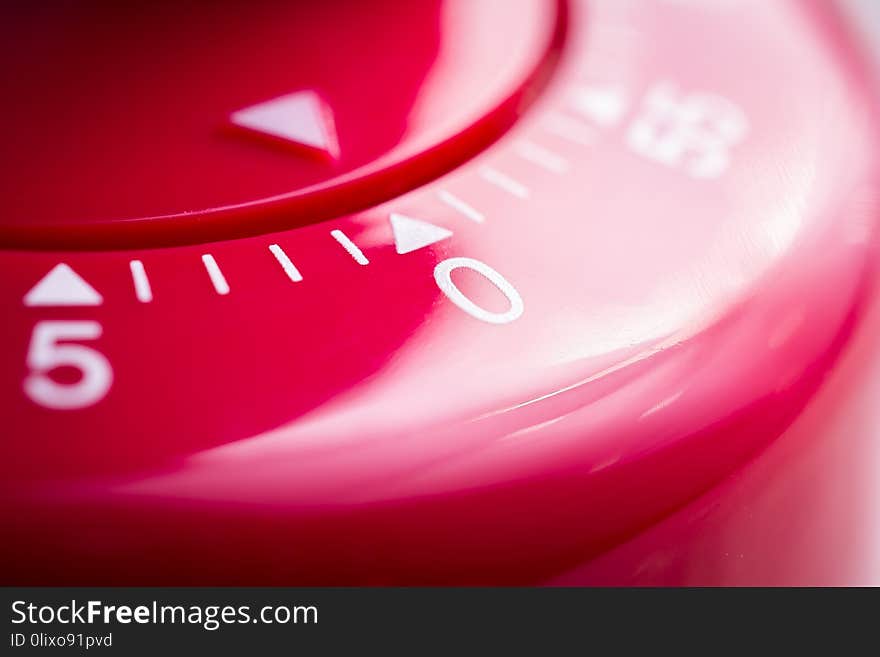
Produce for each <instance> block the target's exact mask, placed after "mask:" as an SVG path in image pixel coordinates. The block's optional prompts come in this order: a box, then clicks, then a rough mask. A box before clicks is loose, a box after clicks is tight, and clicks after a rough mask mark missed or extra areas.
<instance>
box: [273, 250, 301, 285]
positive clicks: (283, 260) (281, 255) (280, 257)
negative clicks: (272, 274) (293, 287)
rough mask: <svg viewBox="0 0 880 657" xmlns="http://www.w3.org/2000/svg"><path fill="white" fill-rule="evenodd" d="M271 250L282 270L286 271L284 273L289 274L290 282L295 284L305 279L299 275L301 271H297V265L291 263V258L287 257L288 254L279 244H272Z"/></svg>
mask: <svg viewBox="0 0 880 657" xmlns="http://www.w3.org/2000/svg"><path fill="white" fill-rule="evenodd" d="M269 250H270V251H271V252H272V255H274V256H275V259H276V260H277V261H278V264H279V265H281V269H283V270H284V273H285V274H287V277H288V278H289V279H290V280H292V281H293V282H294V283H299V282H300V281H301V280H302V279H303V277H302V274H300V273H299V269H297V268H296V265H294V264H293V263H292V262H291V261H290V258H288V257H287V254H286V253H285V252H284V250H283V249H282V248H281V247H280V246H278V245H277V244H270V245H269Z"/></svg>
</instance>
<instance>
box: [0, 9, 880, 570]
mask: <svg viewBox="0 0 880 657" xmlns="http://www.w3.org/2000/svg"><path fill="white" fill-rule="evenodd" d="M405 4H406V6H405V7H401V6H400V5H399V4H398V3H391V2H388V3H386V2H379V3H371V5H370V9H369V11H367V10H366V8H365V6H364V5H363V3H356V2H346V1H343V0H340V1H339V2H330V3H290V4H288V5H282V4H274V3H265V4H264V3H256V4H255V5H254V6H253V7H247V8H241V7H231V6H227V5H225V4H220V5H216V6H215V5H194V6H192V7H189V8H186V9H183V8H178V7H170V6H169V7H166V6H159V7H155V8H150V9H143V10H133V9H130V8H126V9H114V8H112V7H107V6H105V5H104V4H98V5H95V6H91V5H83V6H81V7H78V8H73V9H71V8H67V9H64V10H61V9H59V10H57V12H55V13H54V14H53V13H52V12H49V14H50V15H46V14H45V13H41V14H36V13H32V12H31V11H30V10H29V9H27V8H16V9H15V10H9V11H10V18H9V20H7V21H5V27H4V28H3V29H5V30H7V31H10V32H11V33H12V34H10V37H9V39H7V45H6V46H4V47H5V48H8V51H7V53H6V57H5V61H6V64H5V65H4V68H5V71H4V78H5V82H6V83H7V84H6V87H7V88H9V89H12V91H13V92H14V93H13V95H12V97H13V98H15V99H16V102H13V103H9V106H8V107H5V108H4V109H3V110H2V111H3V113H4V119H5V120H4V124H5V125H7V126H8V128H9V130H10V132H11V133H12V136H11V137H10V139H9V140H8V141H7V143H5V144H4V145H3V149H4V152H5V161H6V162H7V163H8V175H7V176H6V179H5V180H4V181H3V183H2V189H3V198H4V202H6V204H7V205H6V208H5V209H4V213H3V216H2V217H0V245H2V247H3V250H2V251H0V295H2V302H3V303H4V306H5V308H6V310H5V321H4V322H3V324H2V327H0V355H2V359H3V362H4V367H3V369H2V372H0V409H2V413H3V429H2V431H3V434H2V439H3V447H4V453H5V458H4V459H3V461H2V466H0V467H2V469H3V477H2V482H3V483H2V486H3V489H4V490H3V496H2V502H0V505H2V506H0V521H2V524H3V527H4V533H5V534H6V536H5V539H4V540H3V541H2V546H0V554H2V560H0V562H2V564H3V570H4V572H3V577H4V581H6V582H7V583H17V584H68V583H69V584H419V583H425V584H534V583H557V584H590V583H612V584H620V583H666V584H703V583H724V584H741V583H795V584H812V583H820V582H821V583H864V582H870V581H877V578H878V576H880V574H878V570H877V565H876V563H875V562H873V561H872V559H871V557H870V555H871V554H876V553H880V552H873V553H872V552H871V548H870V542H871V541H872V540H873V538H872V537H876V535H877V530H876V528H878V527H880V524H878V523H876V522H874V523H873V524H871V522H870V521H866V520H865V518H870V517H871V513H872V509H873V508H874V507H872V506H871V505H870V503H868V502H866V501H865V500H867V499H869V498H870V493H869V491H867V490H866V489H865V488H864V487H865V486H868V485H869V484H867V483H866V482H868V481H870V480H871V477H870V472H872V471H873V472H876V471H877V467H878V465H880V460H878V459H876V456H877V454H876V450H875V451H874V452H871V443H872V441H871V439H870V437H871V435H873V434H872V433H871V430H870V427H871V426H872V421H871V419H870V417H869V416H870V411H869V408H870V405H869V404H868V402H866V401H865V391H867V390H870V389H871V385H872V384H870V381H871V380H873V379H872V378H871V376H872V374H871V372H872V371H873V370H872V367H873V366H872V365H871V363H873V362H874V361H876V358H875V357H874V356H873V355H872V354H873V350H874V348H873V346H872V344H871V338H870V333H871V330H870V327H871V326H876V325H878V321H880V320H877V319H876V317H875V315H876V311H872V310H871V309H872V308H873V306H872V299H873V296H872V290H873V287H874V284H875V278H876V271H875V267H876V255H877V254H876V223H877V220H878V210H880V197H878V189H880V187H878V184H880V179H878V175H880V170H878V156H877V153H876V151H877V149H876V147H875V146H876V143H877V138H878V127H880V124H878V115H877V106H876V99H875V94H874V90H873V78H872V73H871V72H870V67H869V65H868V62H867V58H866V56H865V55H864V54H863V53H862V51H861V49H860V48H859V47H858V46H857V40H856V38H855V36H854V31H853V29H852V26H851V25H850V24H849V23H848V21H847V18H846V15H845V14H843V13H841V12H840V11H839V10H838V8H837V7H835V6H832V5H831V4H830V3H824V2H794V1H791V2H774V3H766V2H757V1H755V2H713V3H704V2H684V1H681V0H676V1H672V0H662V1H661V0H657V1H656V2H647V1H641V0H639V1H637V0H632V1H623V0H578V1H574V0H572V1H570V2H563V1H561V0H560V1H559V2H539V1H538V0H518V1H517V2H513V3H505V2H498V1H493V0H486V1H484V2H464V1H459V2H456V1H453V0H446V1H443V2H439V1H438V2H420V3H405ZM875 369H876V368H875ZM874 378H876V377H874ZM874 389H875V390H876V386H875V387H874ZM847 409H849V410H847ZM853 409H855V410H853ZM856 411H857V412H856ZM846 421H852V422H857V423H858V424H857V425H852V426H853V430H852V431H847V430H845V429H844V428H841V427H842V425H841V423H843V422H846ZM847 433H851V434H852V435H842V434H847ZM872 459H873V460H872ZM823 464H824V465H823ZM872 467H873V470H871V469H870V468H872ZM854 473H861V475H860V476H857V475H856V474H854ZM860 486H861V487H862V488H859V487H860ZM856 492H857V493H858V494H857V495H856ZM851 497H853V498H855V497H857V499H850V498H851ZM875 506H876V505H875ZM841 509H845V511H841ZM874 520H875V521H876V520H877V518H876V517H874ZM826 530H828V531H826ZM829 531H833V532H836V533H835V536H837V537H846V540H844V539H843V538H838V539H835V540H828V538H827V537H828V532H829ZM771 537H773V541H775V543H774V542H773V541H771ZM820 537H822V540H820ZM802 540H807V541H809V545H803V544H799V543H801V542H802ZM841 554H846V555H847V556H846V558H845V559H841V558H839V555H841ZM782 562H784V563H785V564H788V566H787V567H780V563H782Z"/></svg>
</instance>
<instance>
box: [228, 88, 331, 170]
mask: <svg viewBox="0 0 880 657" xmlns="http://www.w3.org/2000/svg"><path fill="white" fill-rule="evenodd" d="M230 120H231V121H232V122H233V123H234V124H235V125H238V126H242V127H243V128H249V129H251V130H256V131H257V132H262V133H264V134H267V135H271V136H273V137H280V138H281V139H286V140H288V141H292V142H295V143H297V144H302V145H304V146H309V147H310V148H315V149H318V150H320V151H324V152H325V153H328V154H330V155H331V156H333V157H334V158H336V157H339V144H338V142H337V140H336V130H335V127H334V123H333V116H332V114H331V112H330V108H329V107H327V105H326V104H325V103H324V102H323V101H322V100H321V99H320V98H319V97H318V94H316V93H315V92H314V91H296V92H294V93H292V94H287V95H285V96H279V97H278V98H273V99H272V100H267V101H266V102H264V103H259V104H257V105H251V106H250V107H245V108H244V109H241V110H238V111H237V112H233V114H232V115H231V116H230Z"/></svg>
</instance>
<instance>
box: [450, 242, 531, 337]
mask: <svg viewBox="0 0 880 657" xmlns="http://www.w3.org/2000/svg"><path fill="white" fill-rule="evenodd" d="M461 268H463V269H470V270H473V271H475V272H477V273H478V274H480V275H482V276H483V277H485V278H486V279H488V280H489V282H490V283H492V285H494V286H495V287H496V288H498V290H499V291H500V292H501V293H502V294H503V295H504V296H505V297H507V301H508V302H509V303H510V308H508V309H507V310H506V311H504V312H503V313H498V312H492V311H489V310H486V309H485V308H482V307H481V306H478V305H477V304H476V303H474V302H473V301H471V300H470V299H468V298H467V297H466V296H465V295H464V293H463V292H462V291H461V290H459V289H458V288H457V287H456V285H455V283H453V282H452V272H453V271H455V270H456V269H461ZM434 280H435V281H437V286H438V287H439V288H440V290H441V291H442V292H443V294H445V295H446V296H447V297H448V298H449V300H450V301H452V303H454V304H455V305H456V306H458V307H459V308H461V309H462V310H463V311H465V312H466V313H467V314H468V315H470V316H471V317H475V318H477V319H479V320H481V321H483V322H488V323H490V324H509V323H510V322H512V321H513V320H515V319H517V318H519V316H520V315H522V314H523V301H522V297H521V296H520V295H519V292H517V291H516V288H515V287H513V285H511V284H510V283H509V282H508V281H507V279H506V278H504V277H503V276H502V275H501V274H499V273H498V272H497V271H495V270H494V269H492V268H491V267H490V266H489V265H487V264H486V263H484V262H480V261H479V260H474V259H473V258H449V259H447V260H443V261H442V262H439V263H437V266H436V267H434Z"/></svg>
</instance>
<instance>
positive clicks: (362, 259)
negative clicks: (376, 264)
mask: <svg viewBox="0 0 880 657" xmlns="http://www.w3.org/2000/svg"><path fill="white" fill-rule="evenodd" d="M330 235H332V236H333V239H335V240H336V241H337V242H339V243H340V244H341V245H342V248H344V249H345V250H346V251H348V255H350V256H351V257H352V258H354V261H355V262H356V263H358V264H359V265H368V264H370V261H369V260H367V256H365V255H364V252H363V251H361V250H360V249H359V248H358V247H357V244H355V243H354V242H352V241H351V240H350V239H348V235H346V234H345V233H343V232H342V231H341V230H331V231H330Z"/></svg>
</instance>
